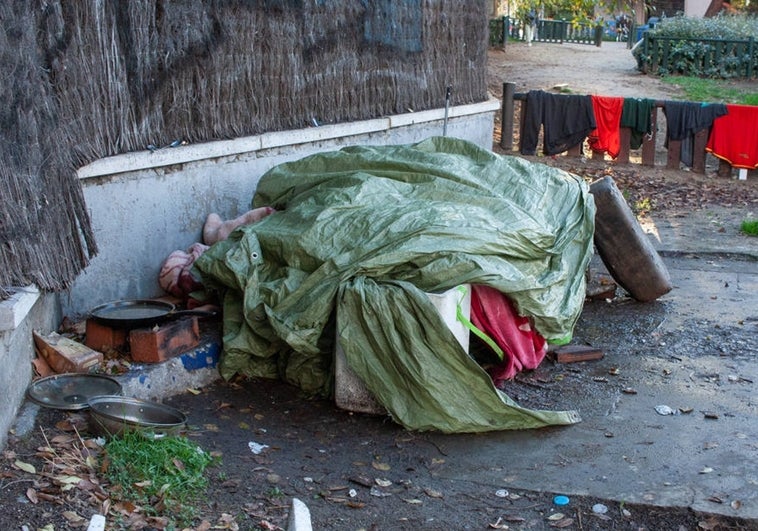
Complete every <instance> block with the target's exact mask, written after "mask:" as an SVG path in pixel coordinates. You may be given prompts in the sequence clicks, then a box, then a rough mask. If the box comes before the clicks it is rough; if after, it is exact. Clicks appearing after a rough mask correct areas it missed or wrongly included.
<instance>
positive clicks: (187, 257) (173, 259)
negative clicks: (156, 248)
mask: <svg viewBox="0 0 758 531" xmlns="http://www.w3.org/2000/svg"><path fill="white" fill-rule="evenodd" d="M207 249H208V246H207V245H203V244H202V243H193V244H192V245H191V246H190V248H189V249H187V251H186V252H185V251H174V252H173V253H171V254H170V255H168V258H166V260H165V261H164V262H163V265H162V266H161V271H160V274H159V275H158V284H159V285H160V287H161V288H162V289H163V290H164V291H165V292H166V293H170V294H171V295H173V296H175V297H181V298H183V299H184V298H187V297H188V296H189V294H190V293H192V292H193V291H196V290H198V289H200V288H202V287H203V285H202V284H201V283H200V282H198V281H197V279H196V278H195V277H194V276H193V275H192V272H191V268H192V264H193V263H194V262H195V260H197V257H198V256H200V255H201V254H203V253H204V252H205V251H206V250H207Z"/></svg>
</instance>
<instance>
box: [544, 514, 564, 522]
mask: <svg viewBox="0 0 758 531" xmlns="http://www.w3.org/2000/svg"><path fill="white" fill-rule="evenodd" d="M564 518H566V515H565V514H563V513H553V514H551V515H550V516H548V517H547V519H548V520H550V521H551V522H555V521H557V520H563V519H564Z"/></svg>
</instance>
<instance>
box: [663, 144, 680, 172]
mask: <svg viewBox="0 0 758 531" xmlns="http://www.w3.org/2000/svg"><path fill="white" fill-rule="evenodd" d="M681 157H682V141H681V140H669V147H668V154H667V155H666V167H667V168H668V169H670V170H678V169H679V160H680V159H681Z"/></svg>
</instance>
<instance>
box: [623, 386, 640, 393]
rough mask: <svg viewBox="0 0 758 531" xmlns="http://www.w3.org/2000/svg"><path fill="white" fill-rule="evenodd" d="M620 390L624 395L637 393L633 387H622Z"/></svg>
mask: <svg viewBox="0 0 758 531" xmlns="http://www.w3.org/2000/svg"><path fill="white" fill-rule="evenodd" d="M621 392H622V393H624V394H625V395H636V394H637V390H636V389H634V388H633V387H624V388H623V389H622V390H621Z"/></svg>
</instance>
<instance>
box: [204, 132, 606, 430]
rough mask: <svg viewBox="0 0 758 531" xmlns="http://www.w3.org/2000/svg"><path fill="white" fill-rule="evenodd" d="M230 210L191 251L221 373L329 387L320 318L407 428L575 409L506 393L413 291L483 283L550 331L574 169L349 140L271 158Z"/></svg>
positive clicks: (585, 255)
mask: <svg viewBox="0 0 758 531" xmlns="http://www.w3.org/2000/svg"><path fill="white" fill-rule="evenodd" d="M260 206H273V207H274V208H276V209H277V210H278V212H276V213H274V214H272V215H270V216H268V217H266V218H264V219H263V220H261V221H259V222H256V223H253V224H251V225H247V226H244V227H242V228H240V229H238V230H236V231H235V232H233V233H232V234H231V236H230V237H229V238H228V239H227V240H225V241H222V242H219V243H217V244H215V245H214V246H212V247H211V248H210V249H209V250H208V251H206V252H205V253H204V254H203V255H202V256H201V257H200V258H199V259H198V260H197V262H196V263H195V267H196V270H197V271H198V272H199V274H200V275H201V276H202V278H203V282H204V283H205V285H206V286H208V287H209V288H211V289H216V290H218V292H219V293H220V294H221V296H222V301H223V310H224V345H223V356H222V360H221V374H222V376H224V377H225V378H230V377H231V376H233V375H234V374H238V373H239V374H244V375H248V376H259V377H269V378H283V379H285V380H286V381H288V382H290V383H292V384H294V385H297V386H298V387H300V388H301V389H303V390H304V391H306V392H308V393H313V394H324V395H327V394H330V392H331V385H332V376H333V374H332V367H333V352H334V339H335V330H337V326H336V319H335V316H336V315H337V313H339V331H338V335H339V340H340V345H341V347H342V348H343V350H344V352H345V356H346V359H347V361H348V364H349V365H350V367H351V368H352V369H353V370H354V371H355V372H356V374H357V375H358V376H359V377H360V378H361V379H362V380H363V381H364V383H365V384H366V387H367V388H368V389H369V390H370V391H371V392H372V393H373V394H374V396H375V397H376V398H377V399H378V400H379V402H381V403H382V405H383V406H384V407H386V408H387V410H388V412H389V413H390V415H391V416H392V417H393V418H394V419H395V420H396V421H397V422H399V423H401V424H402V425H404V426H405V427H407V428H409V429H417V430H427V429H434V430H440V431H444V432H477V431H488V430H501V429H521V428H534V427H540V426H545V425H551V424H571V423H574V422H577V421H578V419H579V418H578V415H577V414H576V412H573V411H533V410H528V409H524V408H521V407H519V406H518V405H517V404H515V403H514V402H513V401H512V400H510V399H509V398H508V397H507V396H505V395H504V394H503V393H501V392H500V391H498V390H497V389H496V388H495V387H494V386H493V384H492V381H491V380H490V378H489V376H488V375H487V374H486V373H485V372H484V370H483V369H482V368H481V367H480V366H479V365H478V364H477V363H476V362H475V361H474V360H473V359H472V358H471V357H470V356H469V355H468V354H467V353H466V352H465V351H464V350H463V348H462V347H461V346H460V344H459V343H458V341H457V340H456V339H455V337H454V336H453V334H452V332H451V331H450V330H449V328H448V327H447V325H446V324H445V322H444V321H443V318H442V317H441V316H440V315H439V313H438V312H437V311H436V310H435V308H434V306H433V305H432V303H431V302H430V301H429V299H428V298H427V297H426V296H425V295H424V292H435V293H439V292H442V291H445V290H447V289H449V288H452V287H455V286H458V285H461V284H484V285H488V286H491V287H493V288H496V289H498V290H500V291H501V292H503V293H505V294H507V295H508V296H509V298H510V299H511V300H512V301H513V302H514V304H515V305H516V307H517V308H518V311H519V313H520V314H521V315H525V316H528V317H530V318H531V319H532V320H533V323H534V326H535V328H536V330H537V331H538V332H539V333H541V334H542V335H543V336H545V337H546V338H547V339H548V340H549V341H552V342H555V343H565V342H567V341H568V340H570V338H571V334H572V330H573V327H574V324H575V322H576V320H577V319H578V317H579V314H580V312H581V309H582V304H583V301H584V296H585V277H584V273H585V270H586V267H587V264H588V262H589V260H590V258H591V253H592V236H593V228H594V225H593V223H594V212H595V209H594V203H593V201H592V197H591V195H590V194H589V192H588V187H587V186H586V184H585V183H584V182H583V181H582V180H581V179H580V178H579V177H577V176H574V175H572V174H569V173H567V172H564V171H562V170H559V169H556V168H551V167H549V166H546V165H543V164H535V163H531V162H529V161H526V160H523V159H519V158H516V157H503V156H498V155H496V154H493V153H491V152H489V151H486V150H484V149H481V148H478V147H477V146H475V145H473V144H471V143H468V142H465V141H463V140H458V139H452V138H431V139H429V140H426V141H423V142H420V143H418V144H414V145H400V146H356V147H348V148H344V149H341V150H339V151H335V152H327V153H320V154H316V155H312V156H309V157H306V158H304V159H302V160H299V161H296V162H292V163H286V164H282V165H280V166H277V167H275V168H273V169H272V170H270V171H269V172H267V173H266V174H265V175H264V176H263V177H262V179H261V181H260V183H259V185H258V189H257V191H256V194H255V197H254V199H253V207H260Z"/></svg>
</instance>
